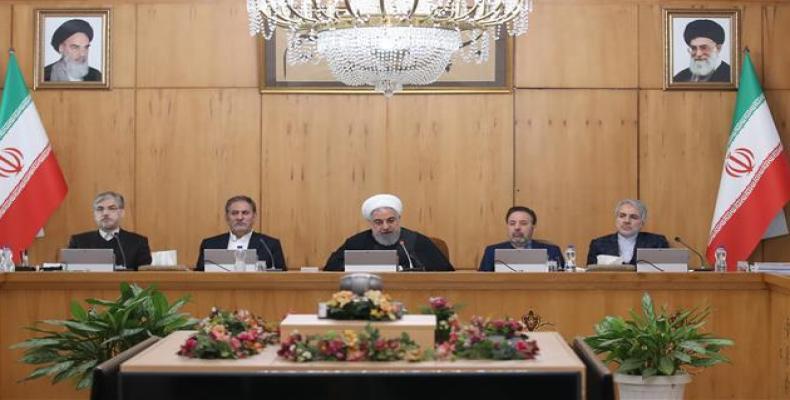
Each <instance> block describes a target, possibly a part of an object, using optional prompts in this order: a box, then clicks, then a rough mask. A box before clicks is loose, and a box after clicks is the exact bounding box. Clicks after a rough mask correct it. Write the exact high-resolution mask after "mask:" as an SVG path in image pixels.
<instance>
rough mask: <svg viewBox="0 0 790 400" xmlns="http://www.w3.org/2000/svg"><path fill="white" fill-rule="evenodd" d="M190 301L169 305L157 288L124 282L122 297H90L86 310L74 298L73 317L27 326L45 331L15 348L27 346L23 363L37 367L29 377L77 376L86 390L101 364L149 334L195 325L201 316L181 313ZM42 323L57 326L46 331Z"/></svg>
mask: <svg viewBox="0 0 790 400" xmlns="http://www.w3.org/2000/svg"><path fill="white" fill-rule="evenodd" d="M187 301H189V296H184V297H182V298H180V299H178V300H176V301H175V302H174V303H173V304H169V303H168V301H167V298H166V297H165V295H164V294H162V292H160V291H158V290H157V289H156V288H155V287H154V286H151V287H148V288H145V289H142V288H140V287H139V286H137V285H134V284H132V285H129V284H128V283H125V282H124V283H121V296H120V297H119V298H118V299H116V300H114V301H110V300H101V299H87V300H86V303H88V304H90V305H91V307H89V308H88V309H87V310H86V309H84V308H83V307H82V306H81V305H80V304H79V303H78V302H76V301H73V302H72V303H71V317H72V318H71V319H68V320H44V321H37V322H36V326H33V327H28V328H27V329H28V330H30V331H33V332H36V333H39V334H42V335H41V336H38V337H34V338H31V339H27V340H25V341H24V342H21V343H17V344H15V345H13V346H12V347H11V348H15V349H24V350H25V352H24V356H23V357H22V358H21V359H20V361H22V362H24V363H27V364H33V365H36V366H37V367H36V369H34V370H33V372H32V373H31V374H30V375H28V376H27V377H26V378H25V379H24V380H31V379H36V378H41V377H45V376H50V377H51V378H52V382H53V383H57V382H60V381H62V380H64V379H72V380H74V382H75V385H76V388H77V389H85V388H88V387H90V386H91V383H92V370H93V368H94V367H95V366H97V365H99V364H101V363H102V362H104V361H106V360H108V359H110V358H112V357H114V356H115V355H117V354H118V353H120V352H122V351H124V350H126V349H128V348H130V347H132V346H134V345H135V344H137V343H140V342H142V341H143V340H145V339H147V338H148V337H151V336H162V337H164V336H167V335H168V334H170V333H171V332H173V331H177V330H182V329H190V328H192V327H193V326H194V325H195V324H196V323H197V320H195V319H193V318H191V317H190V316H189V315H188V314H185V313H180V312H178V310H179V309H181V307H182V306H183V305H184V304H186V303H187ZM40 323H43V324H46V325H50V326H52V327H53V328H51V329H41V328H39V327H38V325H39V324H40Z"/></svg>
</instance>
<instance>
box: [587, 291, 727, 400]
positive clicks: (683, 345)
mask: <svg viewBox="0 0 790 400" xmlns="http://www.w3.org/2000/svg"><path fill="white" fill-rule="evenodd" d="M630 314H631V319H630V320H625V319H623V318H622V317H612V316H607V317H605V318H604V319H603V320H602V321H601V322H599V323H598V324H597V325H596V326H595V335H594V336H590V337H588V338H587V339H586V342H587V344H589V345H590V347H591V348H592V349H593V350H594V351H595V352H596V353H597V354H600V353H607V355H606V358H605V360H604V361H605V362H607V363H609V362H614V363H616V364H618V369H617V371H616V373H615V374H614V381H615V382H617V384H618V387H619V391H620V399H622V400H628V399H643V398H650V399H682V398H683V390H684V388H685V384H686V383H688V382H691V374H692V373H693V372H695V371H699V370H700V369H701V368H704V367H710V366H713V365H716V364H718V363H721V362H729V360H728V359H727V357H725V356H724V355H722V354H721V353H720V351H721V349H722V348H723V347H726V346H732V345H733V344H734V342H733V341H732V340H729V339H723V338H717V337H714V336H713V335H712V334H710V333H703V332H701V331H700V328H702V326H703V325H704V324H705V318H707V316H708V315H709V314H710V307H705V308H703V309H701V310H700V309H699V308H694V309H692V310H678V311H675V312H672V313H670V312H668V311H667V309H666V307H665V306H663V307H661V308H660V309H659V310H658V312H656V311H655V309H654V307H653V300H652V299H651V298H650V295H649V294H647V293H645V294H644V296H643V297H642V313H641V315H639V314H637V313H635V312H634V311H633V310H631V311H630Z"/></svg>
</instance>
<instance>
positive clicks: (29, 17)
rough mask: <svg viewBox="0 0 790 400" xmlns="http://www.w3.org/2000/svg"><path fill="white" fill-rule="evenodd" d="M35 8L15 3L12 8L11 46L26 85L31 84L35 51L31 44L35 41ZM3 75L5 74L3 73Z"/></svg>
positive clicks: (31, 5) (29, 85)
mask: <svg viewBox="0 0 790 400" xmlns="http://www.w3.org/2000/svg"><path fill="white" fill-rule="evenodd" d="M35 8H36V6H35V5H33V4H21V3H15V4H14V6H13V9H12V15H11V18H13V20H14V23H13V25H12V26H13V28H11V29H13V30H14V31H13V33H12V42H11V46H12V47H13V48H14V51H15V52H16V59H17V61H18V62H19V69H20V70H21V71H22V75H24V76H25V83H27V86H28V87H32V86H33V58H34V57H35V52H34V49H33V46H35V44H34V43H35V41H36V28H35V26H34V19H35V12H34V11H33V10H34V9H35ZM4 77H5V75H4Z"/></svg>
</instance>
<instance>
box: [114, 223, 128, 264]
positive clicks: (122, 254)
mask: <svg viewBox="0 0 790 400" xmlns="http://www.w3.org/2000/svg"><path fill="white" fill-rule="evenodd" d="M112 236H113V237H114V238H115V241H117V242H118V248H119V249H121V261H123V267H124V268H126V254H124V252H123V245H122V244H121V235H120V232H115V233H113V234H112Z"/></svg>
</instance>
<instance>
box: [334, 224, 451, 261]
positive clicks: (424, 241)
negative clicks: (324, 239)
mask: <svg viewBox="0 0 790 400" xmlns="http://www.w3.org/2000/svg"><path fill="white" fill-rule="evenodd" d="M400 241H403V246H405V247H406V249H407V250H408V253H409V254H408V255H407V254H406V252H405V251H403V247H401V245H400V243H396V244H394V245H392V246H384V245H381V244H379V243H378V242H376V239H374V238H373V232H372V231H371V230H370V229H368V230H366V231H362V232H359V233H357V234H356V235H354V236H351V237H350V238H348V239H346V241H345V242H344V243H343V245H342V246H340V248H339V249H337V250H335V252H334V253H332V255H330V256H329V259H328V260H326V265H325V266H324V271H344V270H345V268H346V250H395V251H397V252H398V263H399V264H400V265H401V266H404V267H406V266H408V265H411V266H412V268H414V270H417V271H455V268H453V265H452V264H450V260H448V259H447V257H445V256H444V254H442V252H441V251H440V250H439V248H438V247H436V245H435V244H433V241H431V239H429V238H428V237H427V236H425V235H423V234H421V233H419V232H416V231H412V230H410V229H406V228H403V227H401V229H400Z"/></svg>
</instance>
